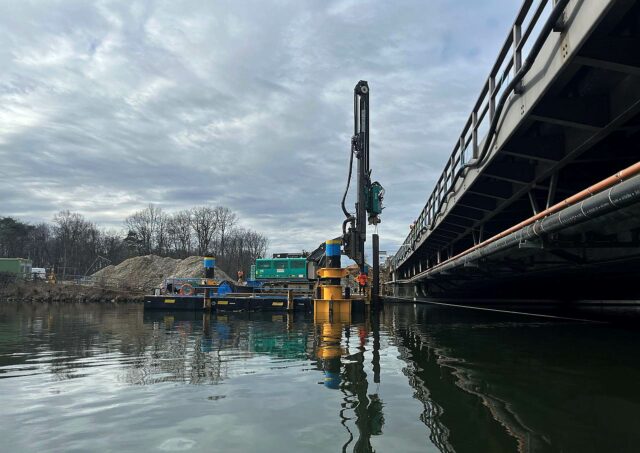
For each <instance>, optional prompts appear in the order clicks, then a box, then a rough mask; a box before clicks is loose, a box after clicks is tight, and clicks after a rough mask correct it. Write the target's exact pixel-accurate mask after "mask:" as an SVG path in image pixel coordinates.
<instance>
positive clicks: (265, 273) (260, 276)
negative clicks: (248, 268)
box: [256, 258, 307, 280]
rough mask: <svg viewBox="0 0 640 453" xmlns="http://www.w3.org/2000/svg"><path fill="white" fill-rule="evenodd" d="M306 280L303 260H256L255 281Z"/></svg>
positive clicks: (305, 262) (305, 263)
mask: <svg viewBox="0 0 640 453" xmlns="http://www.w3.org/2000/svg"><path fill="white" fill-rule="evenodd" d="M273 279H275V280H306V279H307V260H306V259H304V258H271V259H268V258H261V259H257V260H256V280H273Z"/></svg>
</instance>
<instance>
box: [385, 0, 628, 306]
mask: <svg viewBox="0 0 640 453" xmlns="http://www.w3.org/2000/svg"><path fill="white" fill-rule="evenodd" d="M639 161H640V2H639V1H638V0H556V1H552V2H551V1H547V0H541V1H539V2H534V1H533V0H525V1H524V2H523V5H522V7H521V8H520V10H519V12H518V14H517V17H516V19H515V21H514V24H513V26H512V28H511V30H510V31H509V33H508V36H507V38H506V40H505V42H504V45H503V46H502V48H501V49H500V50H499V53H498V58H497V60H496V62H495V64H494V65H493V67H492V69H491V71H490V73H489V76H488V78H487V80H486V82H485V83H484V86H483V88H482V90H481V92H480V96H479V98H478V100H477V102H476V103H475V105H474V106H473V110H472V111H471V115H470V116H469V118H468V120H467V122H466V123H465V124H464V127H463V128H462V132H461V134H460V136H459V138H458V140H456V141H455V144H454V146H453V152H452V153H451V156H450V157H449V159H448V160H447V162H446V165H445V167H444V171H443V172H442V175H441V176H440V178H439V179H438V181H437V183H436V185H435V188H434V190H433V192H432V193H431V195H430V196H429V197H428V199H427V202H426V204H425V207H424V209H423V210H422V212H420V213H419V214H418V216H417V217H416V220H415V222H414V224H413V225H412V227H411V229H410V232H409V234H408V236H407V238H406V240H405V241H404V243H403V244H402V246H401V247H400V249H399V250H398V252H397V253H396V255H395V256H394V257H393V258H392V259H391V262H390V266H391V280H392V281H391V282H390V284H391V286H392V288H393V292H394V295H396V296H403V297H407V296H409V297H416V296H417V297H426V296H438V295H444V296H455V297H458V296H463V295H464V296H473V297H487V298H495V297H502V296H504V297H526V298H535V297H549V296H552V297H554V298H590V299H593V298H607V299H610V298H640V285H638V284H637V281H638V278H640V248H639V247H640V162H639Z"/></svg>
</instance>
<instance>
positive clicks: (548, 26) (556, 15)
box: [452, 0, 569, 186]
mask: <svg viewBox="0 0 640 453" xmlns="http://www.w3.org/2000/svg"><path fill="white" fill-rule="evenodd" d="M568 4H569V0H560V1H558V3H557V4H556V6H554V8H553V11H551V14H550V15H549V18H548V19H547V21H546V22H545V24H544V27H543V29H542V30H541V31H540V35H538V38H537V39H536V41H535V43H534V44H533V46H532V47H531V51H530V52H529V55H528V56H527V59H526V60H525V61H524V63H523V65H522V67H521V68H520V69H519V70H518V72H517V73H516V75H515V76H514V77H513V80H511V82H510V83H509V85H507V87H506V88H505V90H504V92H503V93H502V96H501V97H500V101H499V102H498V105H497V106H496V110H495V113H494V115H493V119H492V120H491V124H490V125H489V132H488V133H487V139H486V140H485V142H484V146H483V147H482V151H481V152H480V154H479V155H478V158H477V159H475V160H474V161H472V162H469V163H467V164H465V165H464V167H463V168H470V167H477V166H479V165H480V164H481V163H482V161H483V160H484V158H485V155H486V154H487V151H488V150H489V146H490V145H491V139H492V136H493V134H495V132H496V129H497V127H498V120H499V119H500V115H501V114H502V109H503V108H504V106H505V104H506V103H507V98H508V97H509V95H510V94H511V92H512V91H513V90H514V89H515V88H516V87H517V86H518V84H519V83H520V82H521V81H522V79H523V77H524V76H525V74H526V73H527V72H528V71H529V69H531V65H532V64H533V62H534V60H535V59H536V57H537V56H538V53H539V52H540V49H542V45H543V44H544V42H545V41H546V40H547V37H548V36H549V34H550V33H551V31H552V30H553V29H554V28H555V27H556V25H557V23H558V20H559V19H560V15H561V14H562V13H563V12H564V9H565V8H566V7H567V5H568ZM489 96H491V93H489ZM452 186H453V185H452Z"/></svg>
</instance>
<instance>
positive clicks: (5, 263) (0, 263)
mask: <svg viewBox="0 0 640 453" xmlns="http://www.w3.org/2000/svg"><path fill="white" fill-rule="evenodd" d="M31 265H32V263H31V260H28V259H25V258H0V273H5V274H10V275H14V276H16V277H17V278H21V279H24V280H30V279H31Z"/></svg>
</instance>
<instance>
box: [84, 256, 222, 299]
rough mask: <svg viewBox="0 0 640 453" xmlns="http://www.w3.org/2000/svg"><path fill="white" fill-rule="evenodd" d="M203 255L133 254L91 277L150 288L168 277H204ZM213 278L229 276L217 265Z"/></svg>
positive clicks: (219, 279)
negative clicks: (170, 256)
mask: <svg viewBox="0 0 640 453" xmlns="http://www.w3.org/2000/svg"><path fill="white" fill-rule="evenodd" d="M202 260H203V257H201V256H190V257H188V258H185V259H183V260H180V259H174V258H167V257H161V256H156V255H146V256H136V257H134V258H129V259H128V260H125V261H123V262H122V263H120V264H118V265H117V266H107V267H105V268H104V269H101V270H99V271H98V272H96V273H95V274H93V275H92V277H93V278H94V279H95V281H97V282H104V283H111V284H113V283H117V284H119V285H124V284H126V285H128V286H131V287H132V288H140V289H144V290H147V291H148V290H151V289H153V288H156V287H159V286H160V284H161V283H162V280H164V279H165V278H170V277H184V278H197V277H204V268H203V267H202ZM215 276H216V280H218V281H221V280H230V279H229V276H228V275H227V274H225V273H224V271H222V270H221V269H216V274H215Z"/></svg>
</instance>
